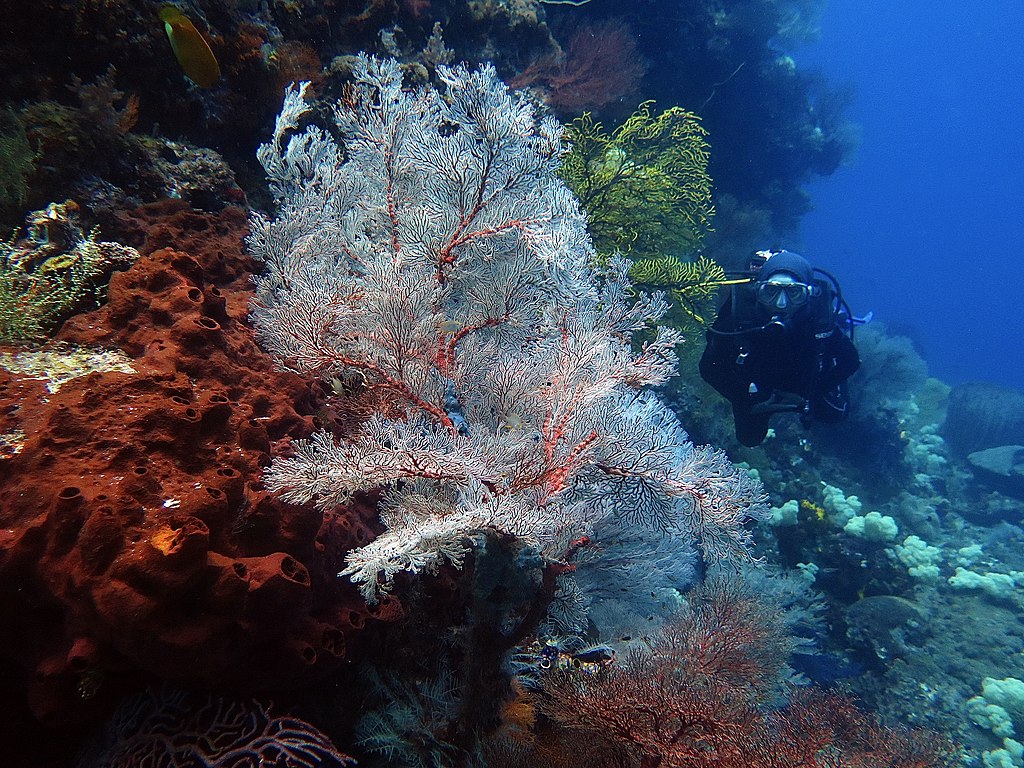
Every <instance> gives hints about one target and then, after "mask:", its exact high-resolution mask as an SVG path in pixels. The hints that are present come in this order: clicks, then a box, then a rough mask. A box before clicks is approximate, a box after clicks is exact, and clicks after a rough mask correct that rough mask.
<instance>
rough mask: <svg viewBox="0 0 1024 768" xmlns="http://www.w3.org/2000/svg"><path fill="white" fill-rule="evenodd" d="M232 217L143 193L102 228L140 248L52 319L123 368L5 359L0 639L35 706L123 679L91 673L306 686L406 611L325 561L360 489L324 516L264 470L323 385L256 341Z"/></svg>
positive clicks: (359, 509)
mask: <svg viewBox="0 0 1024 768" xmlns="http://www.w3.org/2000/svg"><path fill="white" fill-rule="evenodd" d="M245 232H246V217H245V214H244V212H242V211H240V210H238V209H230V208H229V209H226V210H224V211H222V212H221V213H219V214H217V215H207V214H199V213H195V212H191V211H189V210H186V209H184V208H183V207H182V206H180V205H176V204H157V205H154V206H148V207H144V208H142V209H139V210H138V211H137V212H136V213H135V214H134V216H133V217H131V218H126V219H124V220H123V221H122V231H121V232H118V233H116V234H117V236H118V237H119V239H122V240H123V241H132V242H134V244H136V245H138V246H140V249H141V250H142V252H143V253H146V254H148V255H146V256H143V257H142V258H141V259H140V260H139V261H138V262H137V263H136V264H135V265H134V266H133V267H132V268H131V269H130V270H128V271H127V272H123V273H116V274H115V275H114V277H113V279H112V280H111V283H110V289H109V301H108V302H107V304H106V305H105V306H103V307H102V308H100V309H98V310H96V311H94V312H90V313H88V314H84V315H79V316H76V317H74V318H72V319H71V320H69V321H68V322H67V323H66V324H65V326H64V327H63V329H62V330H61V333H60V335H59V338H60V340H61V341H62V342H66V343H73V344H82V345H94V346H102V347H108V348H119V349H121V350H124V351H125V352H126V353H127V354H128V355H129V356H130V357H131V358H133V360H134V362H133V365H134V367H135V369H136V371H137V372H136V373H134V374H127V373H91V374H89V375H87V376H84V377H81V378H77V379H74V380H73V381H71V382H69V383H66V384H65V385H64V386H63V387H61V389H60V390H59V391H58V392H56V393H47V392H46V391H45V389H44V388H43V387H42V386H41V385H40V384H39V382H36V381H33V380H31V379H30V378H28V377H27V376H24V375H19V374H12V373H9V372H7V371H3V370H0V433H9V432H12V431H14V430H15V429H20V430H21V431H23V432H24V434H25V438H24V446H23V449H22V450H21V451H20V452H19V453H17V454H16V455H14V456H12V457H9V458H6V459H0V469H2V479H0V613H2V614H3V616H4V617H5V620H4V621H3V622H0V657H2V658H4V659H5V661H6V662H7V663H8V664H10V665H12V666H16V667H18V668H20V669H22V670H23V671H24V673H25V676H26V680H27V685H28V689H29V693H28V695H29V699H30V701H31V706H32V710H33V712H34V713H35V714H36V716H37V717H40V718H42V719H44V720H46V719H49V720H64V719H68V718H70V719H76V717H77V718H80V717H81V716H83V715H86V714H87V713H88V711H89V708H90V707H91V705H90V704H89V703H87V699H88V698H89V697H90V696H91V695H93V694H94V693H96V691H97V690H99V691H104V690H106V689H110V688H116V687H117V686H116V685H106V686H104V685H103V680H104V678H105V679H106V680H107V681H108V682H109V681H111V680H116V679H119V678H122V679H123V678H125V677H126V676H132V675H134V676H136V677H137V676H139V674H142V675H145V676H155V677H158V678H161V679H164V680H170V681H174V682H176V683H178V684H180V685H191V686H208V687H219V688H230V689H233V690H237V691H245V692H249V691H265V690H271V689H275V688H282V687H290V686H296V685H301V684H303V683H307V682H309V681H310V679H312V678H316V677H318V676H321V675H322V674H324V673H327V672H329V671H331V670H333V669H335V668H336V667H337V665H338V664H339V662H340V661H341V660H342V659H344V658H345V657H346V656H347V655H349V654H351V653H352V651H353V646H354V645H356V644H357V643H358V638H359V635H360V630H361V629H362V628H363V627H364V625H366V624H367V622H368V621H369V620H371V619H374V618H376V619H388V618H394V617H396V616H397V615H398V613H399V612H400V608H399V607H398V606H397V605H396V604H395V603H394V602H385V603H383V604H381V605H379V606H375V607H368V606H367V605H365V603H364V601H363V600H362V599H361V598H360V596H359V594H358V592H357V591H356V590H355V589H354V588H353V587H352V585H351V584H350V583H349V582H348V581H347V580H343V579H339V578H338V577H337V576H336V573H337V571H338V570H340V568H341V567H342V565H343V556H344V553H345V551H346V550H347V549H349V548H351V547H353V546H358V545H359V544H362V543H365V542H366V541H368V540H369V539H370V538H372V536H373V535H374V530H373V529H372V526H374V525H376V522H375V520H376V512H375V509H374V507H373V505H372V504H363V505H355V506H353V507H351V508H348V509H339V510H336V511H334V512H332V513H329V514H328V515H326V516H323V515H321V514H319V513H317V512H316V511H315V510H313V509H312V508H311V507H303V506H294V505H285V504H282V503H280V502H279V501H277V500H276V499H274V498H272V497H271V496H270V495H269V494H268V493H267V491H265V490H264V488H263V486H262V485H261V483H260V473H261V470H262V468H263V467H265V466H266V465H267V464H268V463H269V461H270V457H271V454H272V453H273V452H274V451H275V450H278V449H279V448H283V447H284V446H286V445H287V442H288V440H289V439H290V438H292V437H295V436H303V435H307V434H309V433H310V432H311V431H312V429H313V418H312V416H310V415H308V414H312V413H314V412H315V411H316V410H317V409H318V407H320V405H321V404H322V402H323V400H324V396H323V394H322V393H321V392H320V391H319V389H318V388H317V386H316V385H311V384H309V383H308V382H306V381H304V380H302V379H300V378H299V377H297V376H294V375H291V374H287V373H282V372H279V371H276V370H274V367H273V364H272V361H271V360H270V358H269V357H268V356H267V355H265V354H264V353H263V352H262V351H261V350H260V349H259V347H258V346H257V344H256V342H255V339H254V337H253V332H252V330H251V328H250V327H249V326H248V325H247V323H246V316H247V307H248V301H249V297H250V290H249V284H250V279H251V277H250V276H251V274H252V273H253V271H254V270H256V269H257V268H258V265H256V264H255V263H253V261H252V260H251V259H250V258H248V257H247V256H246V255H244V254H243V252H242V238H243V237H244V235H245ZM335 408H337V405H335ZM113 693H115V691H111V694H110V695H113Z"/></svg>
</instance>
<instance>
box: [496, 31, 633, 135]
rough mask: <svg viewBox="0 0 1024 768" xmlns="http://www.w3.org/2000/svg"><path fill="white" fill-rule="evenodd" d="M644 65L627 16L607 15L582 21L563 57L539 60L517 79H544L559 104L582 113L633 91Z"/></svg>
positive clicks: (523, 82)
mask: <svg viewBox="0 0 1024 768" xmlns="http://www.w3.org/2000/svg"><path fill="white" fill-rule="evenodd" d="M645 71H646V65H645V64H644V60H643V58H642V57H641V56H640V53H639V51H638V50H637V45H636V35H634V33H633V32H632V30H630V29H629V27H628V26H626V24H624V23H623V22H621V21H615V20H608V21H604V22H600V23H595V24H584V25H582V26H581V27H580V28H579V29H578V30H577V31H576V32H575V34H573V36H572V39H571V40H570V41H569V46H568V50H567V51H566V52H565V53H563V54H562V56H561V57H560V58H542V59H539V60H538V61H535V62H534V63H533V64H531V65H530V66H529V67H528V68H527V69H526V70H525V71H524V72H523V73H522V74H520V75H519V76H518V77H516V78H514V79H513V80H512V85H513V86H514V87H517V88H519V87H524V86H530V85H543V86H545V88H546V90H547V102H548V103H549V104H550V105H551V106H552V107H553V108H554V109H555V110H557V111H558V112H559V113H561V114H563V115H578V114H580V113H582V112H584V111H586V110H589V109H598V108H600V107H604V106H606V105H608V104H611V103H612V102H616V101H619V100H621V99H623V98H625V97H626V96H628V95H630V94H632V93H634V92H635V91H636V90H637V88H638V87H639V86H640V80H641V79H642V78H643V76H644V73H645Z"/></svg>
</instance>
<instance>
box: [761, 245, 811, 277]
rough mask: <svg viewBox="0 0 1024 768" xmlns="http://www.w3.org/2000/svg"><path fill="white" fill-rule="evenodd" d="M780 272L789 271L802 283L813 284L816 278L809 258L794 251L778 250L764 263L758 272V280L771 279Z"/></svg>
mask: <svg viewBox="0 0 1024 768" xmlns="http://www.w3.org/2000/svg"><path fill="white" fill-rule="evenodd" d="M779 272H788V273H789V274H791V275H792V276H793V277H795V278H796V279H797V280H799V281H800V282H801V283H805V284H807V285H810V284H811V281H812V280H814V268H813V267H811V264H810V262H809V261H807V259H805V258H804V257H803V256H801V255H800V254H799V253H793V252H792V251H778V252H776V253H773V254H772V255H771V257H769V259H768V261H766V262H765V263H764V266H762V267H761V270H760V272H759V273H758V280H761V281H762V282H763V281H767V280H770V279H771V276H772V275H777V274H778V273H779Z"/></svg>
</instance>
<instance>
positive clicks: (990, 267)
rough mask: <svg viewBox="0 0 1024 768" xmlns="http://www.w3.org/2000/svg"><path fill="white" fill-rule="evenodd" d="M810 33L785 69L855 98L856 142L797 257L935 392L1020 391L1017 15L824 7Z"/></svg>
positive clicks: (1022, 139)
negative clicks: (834, 281)
mask: <svg viewBox="0 0 1024 768" xmlns="http://www.w3.org/2000/svg"><path fill="white" fill-rule="evenodd" d="M821 26H822V34H821V39H820V41H818V42H817V43H815V44H814V45H811V46H809V47H807V48H805V49H802V50H801V51H799V52H798V54H797V58H798V59H799V62H800V64H801V65H816V66H819V67H820V68H821V69H822V70H823V71H824V72H825V73H826V74H827V75H828V76H829V78H830V79H832V80H834V81H837V82H850V83H852V84H853V86H854V88H855V90H856V100H855V103H854V105H853V107H852V109H851V112H850V116H851V117H852V119H853V120H855V121H856V122H857V123H859V124H860V125H861V126H862V130H863V135H862V139H861V145H860V148H859V150H858V152H857V154H856V157H855V159H854V161H853V163H852V165H850V166H849V167H846V168H843V169H841V170H839V171H838V172H837V173H836V174H835V175H834V176H832V177H831V178H828V179H825V180H823V181H821V182H818V183H816V184H814V185H813V186H812V187H811V194H812V195H813V198H814V203H815V206H816V210H815V211H814V212H812V213H811V214H810V215H809V216H807V218H806V219H805V220H804V227H803V238H804V250H805V252H806V254H807V255H808V256H809V257H811V258H812V260H815V261H816V262H817V263H820V264H822V265H825V266H828V265H831V266H833V267H835V269H836V270H837V272H839V273H840V275H841V276H842V282H843V286H844V289H845V292H846V295H847V298H848V299H849V300H850V302H851V304H853V305H854V309H855V311H866V310H869V309H870V310H874V312H875V317H877V318H879V319H881V320H884V321H885V322H886V323H887V324H888V325H889V326H890V328H892V329H893V330H897V331H899V332H901V333H903V334H905V335H908V336H910V337H911V338H913V339H914V340H915V342H917V343H918V345H919V346H920V348H921V352H922V354H923V355H924V356H925V358H926V359H927V361H928V364H929V370H930V372H931V374H932V375H933V376H937V377H939V378H941V379H943V380H944V381H946V382H948V383H951V384H953V383H958V382H962V381H978V380H980V381H992V382H997V383H1001V384H1006V385H1010V386H1014V387H1022V388H1024V349H1022V344H1021V336H1022V334H1024V319H1022V316H1024V315H1022V309H1024V289H1022V287H1021V285H1022V279H1024V216H1022V211H1024V98H1022V95H1021V91H1022V86H1024V54H1022V40H1024V4H1022V3H1021V2H1020V0H980V2H977V3H963V2H950V1H949V0H939V2H934V1H929V0H901V2H895V3H894V2H892V0H831V1H830V2H829V3H828V6H827V8H826V11H825V14H824V17H823V19H822V25H821Z"/></svg>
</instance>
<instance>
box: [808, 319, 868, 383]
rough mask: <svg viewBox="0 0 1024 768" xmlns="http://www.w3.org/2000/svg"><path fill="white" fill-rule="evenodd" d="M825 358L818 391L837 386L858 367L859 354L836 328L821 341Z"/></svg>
mask: <svg viewBox="0 0 1024 768" xmlns="http://www.w3.org/2000/svg"><path fill="white" fill-rule="evenodd" d="M822 354H823V355H825V357H826V360H825V361H824V362H825V365H824V368H823V370H822V372H821V376H820V378H819V379H818V391H820V392H827V391H829V390H830V389H832V388H834V387H837V386H839V385H840V384H842V383H843V382H844V381H846V380H847V379H848V378H850V376H852V375H853V374H854V373H856V371H857V369H858V368H860V355H859V354H857V348H856V347H855V346H854V345H853V342H852V341H850V340H849V339H848V338H847V337H846V335H845V334H844V333H843V332H842V331H840V330H839V329H838V328H836V329H835V330H834V331H832V335H831V336H830V337H829V338H828V339H825V340H824V342H823V350H822Z"/></svg>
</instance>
